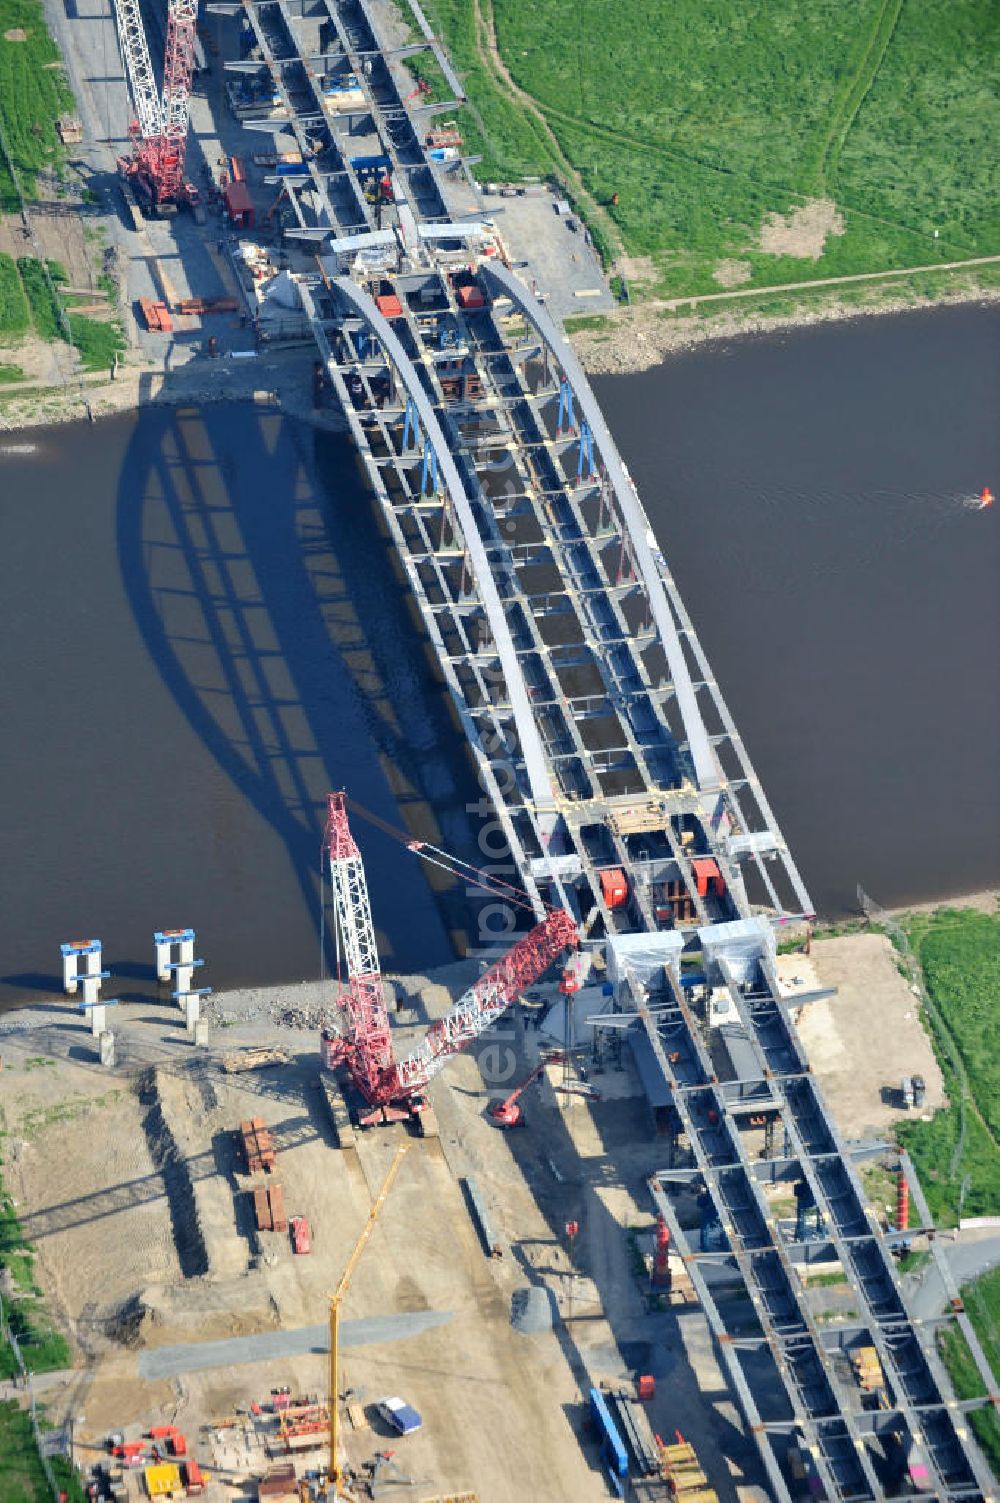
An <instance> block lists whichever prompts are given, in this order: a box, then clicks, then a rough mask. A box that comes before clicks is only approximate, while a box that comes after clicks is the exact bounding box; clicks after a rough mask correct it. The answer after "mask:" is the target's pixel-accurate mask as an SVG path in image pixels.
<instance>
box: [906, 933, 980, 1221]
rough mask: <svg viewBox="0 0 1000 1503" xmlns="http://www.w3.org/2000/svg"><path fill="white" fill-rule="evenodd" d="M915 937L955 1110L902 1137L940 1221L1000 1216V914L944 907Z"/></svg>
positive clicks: (937, 1047)
mask: <svg viewBox="0 0 1000 1503" xmlns="http://www.w3.org/2000/svg"><path fill="white" fill-rule="evenodd" d="M907 931H908V933H909V936H910V943H911V945H912V946H913V949H914V951H915V953H916V954H917V957H918V958H919V960H920V963H921V965H922V967H923V972H924V978H925V981H926V984H927V989H928V992H929V993H930V996H931V999H932V1001H933V1003H934V1006H935V1009H936V1012H937V1014H938V1017H937V1019H935V1018H931V1019H930V1020H929V1022H930V1027H931V1035H932V1038H933V1041H934V1045H935V1050H936V1052H937V1054H938V1058H939V1059H940V1061H941V1065H942V1069H943V1071H944V1075H945V1084H946V1086H947V1088H948V1095H949V1099H950V1100H951V1102H952V1105H951V1106H950V1107H948V1109H947V1110H946V1111H941V1112H937V1113H935V1115H934V1117H933V1118H932V1119H931V1121H930V1122H911V1123H907V1124H906V1125H904V1126H903V1127H901V1128H900V1132H899V1136H900V1139H901V1141H902V1142H903V1144H904V1145H905V1147H906V1148H907V1150H908V1151H909V1153H910V1154H911V1156H912V1158H913V1162H914V1164H915V1166H916V1170H917V1173H918V1175H919V1177H920V1180H921V1183H922V1184H923V1187H924V1190H925V1192H926V1195H927V1199H928V1202H929V1204H930V1207H931V1211H932V1212H933V1214H934V1217H935V1219H936V1220H937V1221H939V1222H942V1223H954V1222H955V1221H957V1220H958V1218H959V1217H960V1216H962V1215H965V1216H984V1215H996V1214H1000V1048H998V1043H1000V1008H998V999H1000V915H997V914H990V913H978V912H974V911H972V910H969V909H964V910H963V909H954V908H941V909H938V910H936V911H935V912H934V913H932V914H920V915H917V916H916V917H914V918H912V919H911V920H910V921H909V923H908V924H907ZM962 1074H964V1077H965V1080H966V1082H967V1092H968V1095H967V1100H966V1106H965V1110H964V1114H963V1111H962V1108H961V1106H960V1104H959V1103H960V1100H961V1097H962V1080H961V1076H962ZM963 1116H964V1130H963Z"/></svg>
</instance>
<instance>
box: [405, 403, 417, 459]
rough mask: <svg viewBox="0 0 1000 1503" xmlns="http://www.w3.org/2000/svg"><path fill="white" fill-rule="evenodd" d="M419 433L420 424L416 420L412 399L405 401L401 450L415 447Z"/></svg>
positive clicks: (415, 410)
mask: <svg viewBox="0 0 1000 1503" xmlns="http://www.w3.org/2000/svg"><path fill="white" fill-rule="evenodd" d="M419 433H420V422H419V419H418V418H417V409H416V406H415V405H414V401H413V398H412V397H407V399H406V413H405V415H404V417H403V449H404V451H406V450H407V449H409V448H411V447H413V448H415V447H416V442H417V436H418V434H419Z"/></svg>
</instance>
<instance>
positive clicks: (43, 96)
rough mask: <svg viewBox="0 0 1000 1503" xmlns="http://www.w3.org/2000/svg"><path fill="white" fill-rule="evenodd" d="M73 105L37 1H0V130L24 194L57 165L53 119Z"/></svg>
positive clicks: (1, 205)
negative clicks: (41, 173) (41, 174)
mask: <svg viewBox="0 0 1000 1503" xmlns="http://www.w3.org/2000/svg"><path fill="white" fill-rule="evenodd" d="M74 108H75V106H74V104H73V95H72V93H71V92H70V89H69V86H68V84H67V83H66V79H65V76H64V74H63V70H62V64H61V60H60V57H59V50H58V48H57V47H56V44H55V42H53V40H52V38H51V37H50V36H49V34H48V31H47V30H46V28H45V19H44V16H43V14H42V7H41V4H40V0H0V130H2V136H3V140H4V142H5V143H6V152H9V154H10V159H11V160H12V161H13V164H14V168H15V170H16V172H17V176H18V179H19V181H20V184H21V187H22V189H23V191H24V192H25V193H26V194H28V195H29V197H30V196H33V195H34V192H35V182H36V178H37V175H38V173H39V171H40V170H41V169H42V168H43V167H49V166H53V165H55V164H57V163H58V160H59V151H60V144H59V137H58V135H57V133H56V127H55V122H56V120H57V119H58V117H59V116H60V115H61V114H63V113H64V112H66V111H72V110H73V109H74ZM6 152H4V151H0V209H3V210H11V209H16V208H17V207H18V203H17V196H16V194H15V192H14V184H13V182H12V180H11V176H10V170H9V167H8V164H7V161H6Z"/></svg>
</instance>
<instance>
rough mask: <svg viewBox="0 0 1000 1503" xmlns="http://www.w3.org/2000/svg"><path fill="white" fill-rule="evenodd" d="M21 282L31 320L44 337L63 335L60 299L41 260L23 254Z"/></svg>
mask: <svg viewBox="0 0 1000 1503" xmlns="http://www.w3.org/2000/svg"><path fill="white" fill-rule="evenodd" d="M17 269H18V271H19V272H20V275H21V283H22V285H23V287H24V290H25V292H26V293H27V297H28V304H29V306H30V308H31V321H32V323H33V324H34V326H35V330H36V332H37V334H38V335H39V337H40V338H42V339H60V338H61V337H62V322H61V309H60V306H59V302H58V299H57V297H56V295H55V294H54V293H53V290H52V287H51V285H50V284H49V281H48V280H47V278H46V275H45V267H44V266H43V265H42V263H41V261H36V260H34V259H33V258H32V257H30V256H21V257H20V258H19V260H18V263H17Z"/></svg>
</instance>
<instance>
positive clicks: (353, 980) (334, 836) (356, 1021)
mask: <svg viewBox="0 0 1000 1503" xmlns="http://www.w3.org/2000/svg"><path fill="white" fill-rule="evenodd" d="M326 847H327V851H328V853H329V859H330V882H331V884H332V886H333V902H334V909H335V911H336V916H337V926H338V929H339V932H340V937H341V942H342V943H343V946H344V959H345V963H346V966H347V977H348V989H347V992H346V994H345V996H344V999H343V1005H344V1010H345V1013H346V1027H345V1030H344V1033H343V1034H342V1036H341V1045H342V1052H343V1055H344V1058H346V1060H347V1064H348V1068H349V1069H350V1071H351V1075H352V1076H353V1078H354V1080H355V1082H356V1083H357V1085H358V1086H359V1087H360V1089H361V1090H362V1092H363V1093H364V1095H365V1097H366V1098H367V1099H368V1100H369V1101H375V1100H376V1099H378V1092H379V1089H380V1084H381V1082H382V1079H383V1077H384V1075H385V1072H386V1071H387V1070H388V1069H390V1067H391V1066H392V1062H393V1055H392V1037H391V1035H390V1032H389V1015H388V1013H387V1012H386V1009H385V996H384V993H383V989H382V973H381V971H380V969H379V959H378V948H377V946H376V944H375V926H374V924H373V923H372V910H371V903H370V902H369V899H368V883H367V881H366V880H365V869H364V866H363V864H362V861H361V852H360V851H359V850H358V847H357V843H356V842H355V839H354V836H353V835H352V834H351V827H350V825H349V824H348V820H347V809H346V807H345V803H344V795H343V793H331V794H330V795H329V798H328V800H327V818H326Z"/></svg>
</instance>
